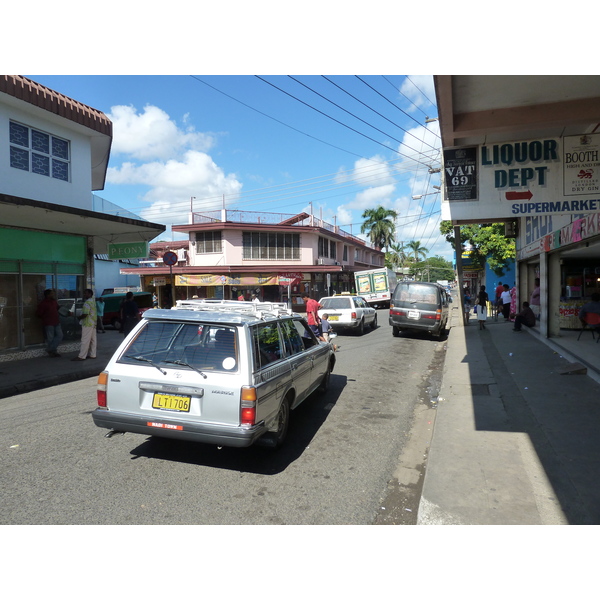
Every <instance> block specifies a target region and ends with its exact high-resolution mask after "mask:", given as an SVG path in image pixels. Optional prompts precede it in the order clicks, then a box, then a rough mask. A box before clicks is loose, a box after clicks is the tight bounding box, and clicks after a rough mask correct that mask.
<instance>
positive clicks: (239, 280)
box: [121, 210, 385, 309]
mask: <svg viewBox="0 0 600 600" xmlns="http://www.w3.org/2000/svg"><path fill="white" fill-rule="evenodd" d="M190 221H191V223H190V224H187V225H174V226H173V231H176V232H180V233H186V234H188V236H189V240H188V241H185V242H158V243H154V244H151V245H150V249H151V256H150V257H149V259H148V261H142V262H143V264H144V265H147V266H143V267H141V268H131V269H121V273H124V274H138V275H140V276H141V284H142V287H143V289H144V290H151V291H156V292H157V295H158V298H159V304H160V305H161V306H170V305H171V303H172V301H173V296H172V295H171V286H173V287H174V297H175V299H186V298H192V297H194V296H197V297H199V298H224V299H237V298H238V297H240V296H244V298H245V299H246V300H250V299H251V298H252V296H253V295H256V296H257V297H258V298H259V299H261V300H270V301H280V302H287V301H288V298H289V295H290V294H291V297H292V304H293V306H294V307H297V308H299V309H301V308H302V307H303V306H304V303H303V302H302V300H301V296H302V294H303V293H308V294H309V295H310V296H311V297H313V298H315V299H318V298H319V297H321V296H326V295H329V294H333V293H334V292H335V293H340V292H343V291H352V290H353V289H354V272H355V271H362V270H365V269H373V268H377V267H383V266H384V258H385V253H384V252H383V251H381V250H379V249H378V248H373V247H371V246H370V245H369V244H368V243H366V242H364V241H363V240H361V239H359V238H358V237H356V236H354V235H352V234H350V233H347V232H346V231H343V230H342V229H340V228H339V227H338V226H334V225H330V224H328V223H325V222H324V221H322V220H320V219H318V218H316V217H314V216H313V215H309V214H307V213H300V214H297V215H289V214H276V213H261V212H247V211H235V210H221V211H215V212H212V213H207V214H199V213H192V214H191V218H190ZM167 251H172V252H174V253H175V254H177V258H178V261H177V263H176V264H175V265H173V266H172V267H169V266H167V265H165V264H164V263H163V259H162V257H163V255H164V253H165V252H167Z"/></svg>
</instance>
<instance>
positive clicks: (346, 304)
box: [319, 298, 352, 308]
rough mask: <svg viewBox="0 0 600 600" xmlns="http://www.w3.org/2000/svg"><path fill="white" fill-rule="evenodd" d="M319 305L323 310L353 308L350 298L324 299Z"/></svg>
mask: <svg viewBox="0 0 600 600" xmlns="http://www.w3.org/2000/svg"><path fill="white" fill-rule="evenodd" d="M319 304H320V305H321V306H322V307H323V308H352V304H351V303H350V298H323V299H322V300H319Z"/></svg>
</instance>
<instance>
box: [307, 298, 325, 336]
mask: <svg viewBox="0 0 600 600" xmlns="http://www.w3.org/2000/svg"><path fill="white" fill-rule="evenodd" d="M302 300H304V303H305V304H306V322H307V323H308V326H309V327H310V328H311V329H312V330H313V332H314V334H315V335H316V336H317V337H319V324H320V322H321V319H320V318H319V313H318V312H317V311H318V310H319V308H320V307H321V305H320V304H319V303H318V302H317V301H316V300H313V299H312V298H311V297H310V296H309V295H308V294H303V295H302Z"/></svg>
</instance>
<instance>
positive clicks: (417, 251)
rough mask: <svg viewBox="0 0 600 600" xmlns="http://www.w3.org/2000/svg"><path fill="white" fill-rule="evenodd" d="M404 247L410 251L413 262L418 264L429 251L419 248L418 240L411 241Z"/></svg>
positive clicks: (422, 247)
mask: <svg viewBox="0 0 600 600" xmlns="http://www.w3.org/2000/svg"><path fill="white" fill-rule="evenodd" d="M406 247H407V248H408V249H410V250H411V251H412V255H413V258H414V261H415V262H419V260H420V258H421V257H423V258H425V257H426V256H427V254H428V253H429V250H428V249H427V248H425V247H424V246H421V242H419V241H418V240H416V241H415V240H413V241H412V242H408V244H406Z"/></svg>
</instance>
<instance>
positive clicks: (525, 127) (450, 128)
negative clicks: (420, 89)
mask: <svg viewBox="0 0 600 600" xmlns="http://www.w3.org/2000/svg"><path fill="white" fill-rule="evenodd" d="M434 79H435V86H436V96H437V103H438V114H439V121H440V131H441V136H442V145H443V154H444V157H443V162H444V168H443V173H444V188H443V189H444V192H443V201H442V218H443V219H446V220H451V221H452V222H453V224H454V225H455V226H458V225H462V224H467V223H481V224H482V223H490V222H504V223H505V224H506V232H507V235H511V236H516V249H517V264H516V284H517V294H518V303H519V305H521V303H522V302H523V301H525V300H527V301H529V297H530V294H531V292H532V290H533V287H534V281H535V279H536V278H539V280H540V291H541V306H540V320H539V325H538V327H539V331H540V333H541V334H542V335H544V336H545V337H548V338H550V337H557V336H561V332H564V331H565V330H569V329H576V328H580V323H579V320H578V318H577V314H578V312H579V308H580V307H581V306H582V305H583V304H584V303H585V302H586V301H588V300H589V299H590V296H591V294H592V293H593V292H600V77H599V76H545V75H544V76H541V75H540V76H470V75H464V76H463V75H460V76H455V75H440V76H436V77H435V78H434ZM510 283H512V282H510Z"/></svg>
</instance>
